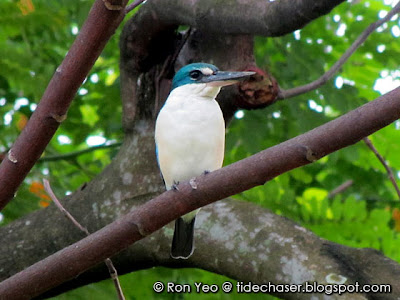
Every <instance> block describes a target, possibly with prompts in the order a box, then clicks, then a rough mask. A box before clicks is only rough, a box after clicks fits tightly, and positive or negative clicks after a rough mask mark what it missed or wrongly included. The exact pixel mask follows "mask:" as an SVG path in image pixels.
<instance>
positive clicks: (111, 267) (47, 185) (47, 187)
mask: <svg viewBox="0 0 400 300" xmlns="http://www.w3.org/2000/svg"><path fill="white" fill-rule="evenodd" d="M43 184H44V189H45V190H46V192H47V194H48V195H49V196H50V198H51V200H53V202H54V204H55V205H56V206H57V208H58V209H59V210H60V211H61V212H62V213H63V214H64V215H65V216H66V217H67V218H68V219H69V220H70V221H71V222H72V223H73V224H74V225H75V226H76V227H77V228H78V229H79V230H80V231H83V232H84V233H85V234H86V235H88V236H89V235H90V233H89V231H88V230H87V228H86V227H83V226H82V225H81V224H80V223H79V222H78V221H77V220H76V219H75V218H74V217H73V216H72V215H71V214H70V213H69V211H68V210H66V209H65V208H64V206H63V205H62V204H61V202H60V201H59V200H58V198H57V196H56V195H55V194H54V192H53V190H52V188H51V186H50V182H49V181H48V180H46V179H44V180H43ZM104 263H105V264H106V266H107V268H108V271H109V272H110V276H111V279H112V281H113V283H114V286H115V289H116V291H117V295H118V299H119V300H125V296H124V293H123V292H122V288H121V284H120V283H119V279H118V273H117V269H115V267H114V264H113V262H112V261H111V259H110V258H108V257H107V258H106V259H105V260H104Z"/></svg>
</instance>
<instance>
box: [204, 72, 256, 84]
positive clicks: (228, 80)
mask: <svg viewBox="0 0 400 300" xmlns="http://www.w3.org/2000/svg"><path fill="white" fill-rule="evenodd" d="M254 74H256V73H255V72H224V71H217V73H215V74H211V75H208V76H204V77H203V78H202V79H201V81H200V82H202V83H208V84H209V85H212V86H226V85H231V84H234V83H236V82H238V81H240V80H243V79H246V78H249V77H250V76H251V75H254Z"/></svg>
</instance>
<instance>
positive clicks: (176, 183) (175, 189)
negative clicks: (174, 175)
mask: <svg viewBox="0 0 400 300" xmlns="http://www.w3.org/2000/svg"><path fill="white" fill-rule="evenodd" d="M178 185H179V181H175V180H174V184H173V185H172V189H173V190H174V191H179V188H178Z"/></svg>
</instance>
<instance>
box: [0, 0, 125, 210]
mask: <svg viewBox="0 0 400 300" xmlns="http://www.w3.org/2000/svg"><path fill="white" fill-rule="evenodd" d="M126 2H127V0H123V1H122V3H123V7H124V6H125V5H126ZM124 16H125V11H124V10H123V9H122V10H109V9H107V8H106V7H105V4H104V1H103V0H97V1H96V2H95V3H94V4H93V7H92V9H91V10H90V12H89V16H88V18H87V20H86V22H85V23H84V24H83V26H82V29H81V31H80V33H79V34H78V36H77V38H76V40H75V41H74V43H73V44H72V46H71V49H70V50H69V51H68V53H67V55H66V57H65V59H64V61H63V62H62V63H61V65H60V66H59V67H58V68H57V70H56V72H55V73H54V75H53V78H52V79H51V80H50V83H49V85H48V86H47V89H46V91H45V92H44V94H43V97H42V99H41V100H40V103H39V105H38V107H37V108H36V110H35V112H34V113H33V115H32V117H31V118H30V120H29V122H28V123H27V125H26V126H25V128H24V130H23V131H22V133H21V135H20V136H19V137H18V138H17V140H16V141H15V143H14V145H13V146H12V148H11V149H10V151H9V152H8V156H7V159H4V160H3V161H2V163H1V165H0V210H1V209H3V208H4V206H6V205H7V203H8V202H9V201H10V200H11V199H12V198H13V197H14V194H15V192H16V191H17V189H18V187H19V185H20V184H21V182H22V181H23V180H24V178H25V176H26V175H27V174H28V172H29V171H30V170H31V168H32V167H33V165H34V164H35V163H36V161H37V160H38V159H39V157H40V155H41V154H42V153H43V151H44V149H45V148H46V146H47V144H48V143H49V142H50V140H51V138H52V137H53V135H54V133H55V132H56V130H57V128H58V126H59V125H60V123H61V122H62V121H64V120H65V119H66V116H67V111H68V108H69V106H70V104H71V101H72V99H73V97H74V95H75V93H76V91H77V90H78V88H79V86H80V85H81V83H82V82H83V80H84V79H85V77H86V76H87V74H88V72H89V70H90V69H91V68H92V66H93V64H94V63H95V61H96V59H97V57H98V56H99V55H100V53H101V51H102V49H103V48H104V46H105V45H106V43H107V41H108V40H109V38H110V37H111V36H112V35H113V34H114V32H115V29H116V28H117V27H118V26H119V24H120V23H121V21H122V20H123V18H124Z"/></svg>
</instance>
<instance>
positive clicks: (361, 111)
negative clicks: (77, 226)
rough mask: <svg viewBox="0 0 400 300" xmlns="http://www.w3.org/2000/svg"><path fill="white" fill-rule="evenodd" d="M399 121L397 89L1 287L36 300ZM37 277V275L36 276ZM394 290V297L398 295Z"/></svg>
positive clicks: (157, 203) (171, 195) (158, 203)
mask: <svg viewBox="0 0 400 300" xmlns="http://www.w3.org/2000/svg"><path fill="white" fill-rule="evenodd" d="M399 116H400V88H397V89H395V90H393V91H391V92H389V93H387V94H385V95H383V96H381V97H379V98H378V99H376V100H375V101H372V102H369V103H367V104H365V105H363V106H361V107H359V108H357V109H355V110H353V111H351V112H349V113H347V114H345V115H343V116H341V117H339V118H337V119H335V120H333V121H331V122H328V123H326V124H324V125H322V126H319V127H317V128H315V129H313V130H311V131H309V132H307V133H305V134H302V135H300V136H297V137H295V138H293V139H290V140H288V141H286V142H284V143H281V144H279V145H277V146H274V147H271V148H269V149H266V150H264V151H261V152H260V153H258V154H255V155H253V156H251V157H249V158H246V159H243V160H241V161H238V162H236V163H234V164H232V165H229V166H227V167H224V168H222V169H219V170H217V171H215V172H211V173H209V174H207V175H202V176H199V177H197V178H196V182H197V187H198V188H197V189H196V190H193V189H192V188H191V186H190V184H189V183H188V182H185V183H183V184H181V185H180V187H179V191H168V192H165V193H163V194H161V195H160V196H158V197H156V198H154V199H153V200H151V201H148V202H146V203H145V204H143V205H142V206H140V207H139V208H137V209H135V210H133V211H131V212H129V213H128V214H126V215H125V216H123V217H121V218H120V219H118V220H117V221H115V222H113V223H111V224H110V225H107V226H106V227H104V228H103V229H101V230H99V231H97V232H95V233H93V234H91V235H90V236H88V237H86V238H84V239H82V240H81V241H79V242H77V243H75V244H72V245H71V246H69V247H67V248H64V249H62V250H60V251H59V252H57V253H55V254H53V255H51V256H49V257H47V258H46V259H44V260H42V261H40V262H38V263H36V264H34V265H32V266H30V267H29V268H27V269H25V270H23V271H21V272H20V273H17V274H16V275H14V276H12V277H10V278H8V279H7V280H5V281H3V282H2V283H0V294H1V295H2V296H4V297H5V298H7V299H14V298H23V297H25V298H29V297H34V296H37V295H40V294H41V293H43V292H45V291H46V290H48V289H51V288H53V287H55V286H57V285H59V284H61V283H63V282H65V281H67V280H69V279H71V278H73V277H75V276H76V275H78V274H80V273H82V272H83V271H85V270H87V269H89V268H91V267H93V266H94V265H96V264H97V263H99V262H100V261H102V260H104V259H105V258H107V257H110V256H112V255H114V254H115V253H117V252H119V251H121V250H123V249H125V248H126V247H128V246H129V245H130V244H132V243H134V242H136V241H138V240H141V239H143V238H144V237H146V236H147V235H149V234H150V233H153V232H155V231H156V230H158V229H160V228H161V227H163V226H164V225H166V224H168V223H169V222H171V221H173V220H175V219H176V218H177V217H179V216H181V215H184V214H186V213H188V212H190V211H192V210H194V209H197V208H199V207H202V206H205V205H207V204H210V203H213V202H215V201H217V200H220V199H223V198H226V197H228V196H230V195H234V194H237V193H239V192H242V191H245V190H247V189H250V188H252V187H255V186H257V185H263V184H264V183H265V182H267V181H268V180H271V179H272V178H274V177H276V176H278V175H280V174H282V173H284V172H287V171H289V170H291V169H294V168H297V167H300V166H303V165H306V164H309V163H311V162H313V161H316V160H318V159H320V158H321V157H323V156H325V155H328V154H329V153H332V152H334V151H337V150H339V149H341V148H343V147H346V146H349V145H352V144H354V143H356V142H358V141H359V140H361V139H362V138H364V137H366V136H368V135H370V134H371V133H373V132H375V131H377V130H379V129H381V128H383V127H385V126H387V125H389V124H390V123H392V122H393V121H395V120H397V119H398V118H399ZM38 274H40V275H38ZM399 289H400V287H399V286H398V284H397V285H396V293H400V290H399Z"/></svg>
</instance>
